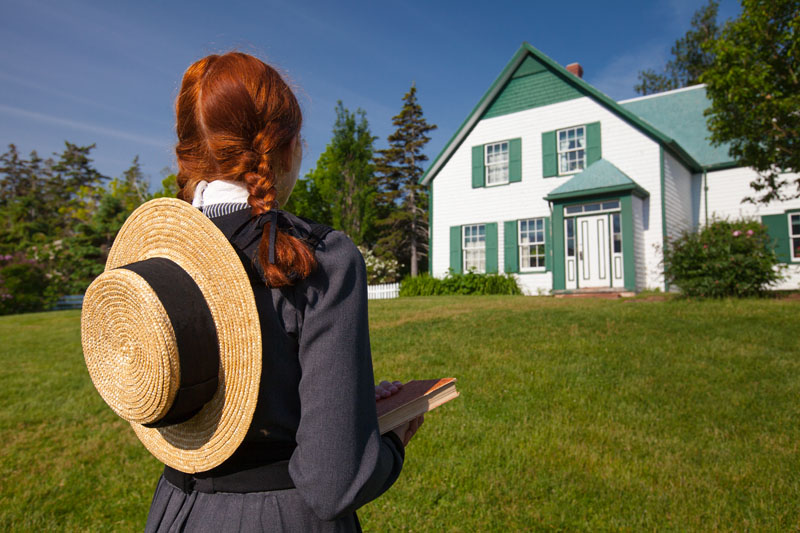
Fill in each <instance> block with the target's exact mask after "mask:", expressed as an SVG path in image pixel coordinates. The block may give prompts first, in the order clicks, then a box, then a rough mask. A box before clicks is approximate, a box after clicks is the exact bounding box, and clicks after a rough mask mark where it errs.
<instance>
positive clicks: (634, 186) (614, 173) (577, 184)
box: [545, 159, 650, 201]
mask: <svg viewBox="0 0 800 533" xmlns="http://www.w3.org/2000/svg"><path fill="white" fill-rule="evenodd" d="M623 191H631V192H633V194H635V195H637V196H640V197H642V198H644V197H647V196H650V193H648V192H647V191H646V190H644V189H643V188H642V187H641V186H640V185H639V184H638V183H636V182H635V181H633V180H632V179H631V178H630V177H629V176H628V175H627V174H625V173H624V172H623V171H621V170H620V169H618V168H617V167H616V166H614V164H612V163H610V162H609V161H607V160H605V159H600V160H599V161H595V162H594V163H592V164H591V165H589V166H588V167H587V168H586V170H584V171H583V172H581V173H580V174H576V175H575V176H573V177H572V178H571V179H570V180H569V181H567V182H565V183H562V184H561V185H559V186H558V187H556V188H555V189H553V190H552V191H550V194H548V195H547V196H545V200H551V201H552V200H566V199H570V198H578V197H585V196H592V195H595V194H603V193H609V192H623Z"/></svg>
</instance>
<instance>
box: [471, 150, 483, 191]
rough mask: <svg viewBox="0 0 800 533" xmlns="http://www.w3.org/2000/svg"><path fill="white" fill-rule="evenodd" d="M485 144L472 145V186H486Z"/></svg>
mask: <svg viewBox="0 0 800 533" xmlns="http://www.w3.org/2000/svg"><path fill="white" fill-rule="evenodd" d="M485 175H486V172H485V171H484V167H483V145H480V146H473V147H472V188H473V189H477V188H478V187H483V186H484V179H485V177H484V176H485Z"/></svg>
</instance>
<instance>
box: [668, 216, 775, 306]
mask: <svg viewBox="0 0 800 533" xmlns="http://www.w3.org/2000/svg"><path fill="white" fill-rule="evenodd" d="M777 265H778V258H777V256H776V255H775V252H774V251H773V249H772V243H771V239H770V237H769V235H768V234H767V230H766V228H765V227H764V226H763V225H761V224H760V223H759V222H757V221H754V220H735V221H728V220H714V221H712V222H711V223H710V224H709V225H708V226H706V227H704V228H702V229H701V230H700V231H699V232H697V233H693V232H692V233H690V232H687V233H684V234H683V235H681V236H680V237H679V238H678V239H676V240H674V241H673V242H671V243H670V244H669V245H668V246H667V247H666V249H665V250H664V271H665V275H666V278H667V281H669V282H670V283H674V284H675V285H677V286H678V287H679V288H680V289H681V291H682V292H683V294H685V295H686V296H699V297H711V298H722V297H726V296H736V297H744V296H759V295H763V294H764V293H765V292H766V291H767V289H768V288H769V286H770V285H773V284H775V283H776V282H777V281H779V280H780V279H781V273H780V271H779V270H778V269H777V268H776V267H777Z"/></svg>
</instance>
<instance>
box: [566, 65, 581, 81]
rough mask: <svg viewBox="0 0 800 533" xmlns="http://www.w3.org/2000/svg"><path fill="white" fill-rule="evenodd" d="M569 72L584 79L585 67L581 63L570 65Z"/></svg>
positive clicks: (568, 66)
mask: <svg viewBox="0 0 800 533" xmlns="http://www.w3.org/2000/svg"><path fill="white" fill-rule="evenodd" d="M567 70H568V71H570V72H571V73H572V74H575V75H576V76H578V77H579V78H583V67H582V66H581V64H580V63H570V64H569V65H567Z"/></svg>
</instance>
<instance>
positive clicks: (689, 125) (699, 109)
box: [620, 85, 735, 167]
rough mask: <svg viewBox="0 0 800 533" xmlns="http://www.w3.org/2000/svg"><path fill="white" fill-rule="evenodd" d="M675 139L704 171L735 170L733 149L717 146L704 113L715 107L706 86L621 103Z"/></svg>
mask: <svg viewBox="0 0 800 533" xmlns="http://www.w3.org/2000/svg"><path fill="white" fill-rule="evenodd" d="M620 105H621V106H622V107H624V108H625V109H627V110H628V111H632V112H633V113H635V114H636V115H638V116H639V117H640V118H642V119H644V120H645V121H647V122H649V123H650V124H652V125H653V126H654V127H655V128H657V129H658V130H660V131H662V132H664V133H665V134H667V135H669V136H670V137H672V138H673V139H675V140H676V141H677V142H678V144H680V145H681V146H682V147H683V148H684V149H686V151H687V152H689V154H690V155H691V156H692V157H693V158H694V159H695V160H696V161H697V162H698V163H700V164H701V165H702V166H704V167H721V166H735V164H734V162H733V158H732V157H731V156H730V155H729V154H728V148H729V145H728V144H725V145H723V146H713V145H712V144H711V142H710V141H709V140H708V137H709V135H710V132H709V131H708V127H707V126H706V118H705V116H704V115H703V112H704V111H705V110H706V109H708V107H709V106H710V105H711V102H710V101H709V99H708V97H707V96H706V88H705V86H704V85H697V86H695V87H690V88H688V89H682V90H677V91H670V92H667V93H662V94H656V95H653V96H646V97H644V98H637V99H635V100H630V101H627V102H622V103H620Z"/></svg>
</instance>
